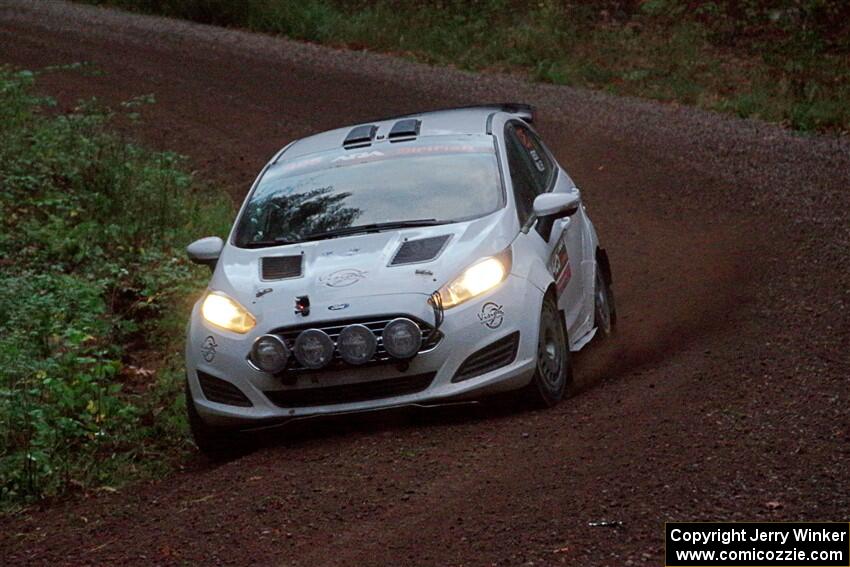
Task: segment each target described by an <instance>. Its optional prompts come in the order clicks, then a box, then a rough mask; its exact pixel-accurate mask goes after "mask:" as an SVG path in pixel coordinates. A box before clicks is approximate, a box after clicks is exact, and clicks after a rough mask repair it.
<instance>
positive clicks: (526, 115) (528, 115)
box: [484, 102, 534, 124]
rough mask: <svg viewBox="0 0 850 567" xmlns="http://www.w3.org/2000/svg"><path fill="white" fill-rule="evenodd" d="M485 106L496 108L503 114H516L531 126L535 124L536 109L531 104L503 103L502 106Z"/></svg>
mask: <svg viewBox="0 0 850 567" xmlns="http://www.w3.org/2000/svg"><path fill="white" fill-rule="evenodd" d="M484 106H494V107H496V108H498V109H499V110H501V111H502V112H507V113H509V114H516V115H517V116H518V117H520V118H522V119H523V120H525V121H526V122H528V123H529V124H533V123H534V107H533V106H531V105H530V104H525V103H523V102H503V103H501V104H493V105H489V104H488V105H484Z"/></svg>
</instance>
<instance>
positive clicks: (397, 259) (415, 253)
mask: <svg viewBox="0 0 850 567" xmlns="http://www.w3.org/2000/svg"><path fill="white" fill-rule="evenodd" d="M450 238H451V235H450V234H444V235H442V236H432V237H429V238H419V239H417V240H408V241H406V242H405V243H404V244H402V245H401V246H399V248H398V250H396V253H395V255H394V256H393V259H392V260H390V266H402V265H404V264H419V263H422V262H430V261H431V260H433V259H435V258H436V257H437V256H439V255H440V253H441V252H442V251H443V250H444V249H445V248H446V244H448V242H449V239H450Z"/></svg>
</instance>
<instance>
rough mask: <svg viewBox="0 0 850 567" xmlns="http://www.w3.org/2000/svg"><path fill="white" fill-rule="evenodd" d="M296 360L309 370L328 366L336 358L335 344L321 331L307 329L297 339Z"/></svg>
mask: <svg viewBox="0 0 850 567" xmlns="http://www.w3.org/2000/svg"><path fill="white" fill-rule="evenodd" d="M293 350H294V351H295V358H296V359H298V362H300V363H301V365H302V366H305V367H307V368H322V367H323V366H327V365H328V364H329V363H330V361H331V360H332V359H333V356H334V342H333V341H332V340H331V338H330V337H329V336H328V335H327V333H325V332H324V331H321V330H319V329H307V330H306V331H303V332H302V333H301V334H300V335H298V338H297V339H295V348H294V349H293Z"/></svg>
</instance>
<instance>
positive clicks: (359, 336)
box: [336, 325, 378, 364]
mask: <svg viewBox="0 0 850 567" xmlns="http://www.w3.org/2000/svg"><path fill="white" fill-rule="evenodd" d="M377 346H378V340H377V339H376V338H375V335H374V334H373V333H372V331H370V330H369V327H367V326H365V325H349V326H347V327H346V328H344V329H343V330H342V332H341V333H340V334H339V338H338V339H337V341H336V348H337V350H338V351H339V355H340V356H341V357H342V359H343V360H344V361H346V362H347V363H349V364H363V363H366V362H369V361H370V360H372V357H373V356H375V348H376V347H377Z"/></svg>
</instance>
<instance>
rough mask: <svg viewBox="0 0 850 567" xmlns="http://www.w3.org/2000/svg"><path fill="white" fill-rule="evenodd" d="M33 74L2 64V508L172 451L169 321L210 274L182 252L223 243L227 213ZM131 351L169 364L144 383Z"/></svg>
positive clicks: (173, 364)
mask: <svg viewBox="0 0 850 567" xmlns="http://www.w3.org/2000/svg"><path fill="white" fill-rule="evenodd" d="M36 76H37V74H35V73H32V72H28V71H17V72H16V71H13V70H11V69H9V68H0V136H2V139H3V141H4V143H3V144H2V145H0V268H2V271H0V369H2V370H0V416H2V418H0V419H2V428H0V499H2V503H3V504H5V505H7V506H8V505H10V504H14V503H20V502H24V501H27V500H30V499H33V498H39V497H43V496H49V495H57V494H61V493H63V492H65V491H67V490H68V489H69V488H71V487H75V486H78V487H90V486H98V485H101V484H110V483H114V482H117V481H119V480H125V479H127V478H132V477H134V476H138V474H141V473H143V472H144V471H149V470H151V469H152V468H157V467H161V466H162V460H163V459H164V457H166V456H167V455H169V454H172V455H173V454H174V453H175V448H176V449H177V450H178V451H179V448H180V447H182V446H183V445H184V438H185V436H184V432H183V428H184V425H183V421H182V410H181V407H180V404H179V392H180V391H181V385H182V382H181V381H182V376H181V374H180V372H179V370H178V368H179V364H178V361H179V353H180V342H181V340H182V339H181V333H182V328H181V325H180V324H179V323H177V321H179V320H181V319H182V320H185V316H186V314H187V306H188V304H189V303H190V299H191V297H192V296H193V295H195V294H196V293H197V291H198V290H199V289H200V288H201V287H202V286H203V283H204V280H205V278H206V277H207V274H205V273H204V272H203V270H198V269H196V268H193V267H192V266H190V265H189V264H188V262H187V260H185V258H184V254H183V250H182V249H183V247H184V246H185V245H186V244H187V243H188V242H189V241H190V240H191V239H192V238H193V237H195V236H197V235H200V234H224V232H225V231H226V230H227V227H228V225H229V222H230V218H231V215H232V214H233V208H232V202H231V201H230V199H229V198H228V197H227V196H226V195H224V194H223V193H221V192H220V191H215V190H212V189H210V188H205V190H204V198H203V199H202V198H201V197H200V195H199V193H200V192H199V187H198V183H197V182H196V181H195V180H194V179H193V178H192V176H191V175H190V174H189V173H187V172H186V170H185V168H184V167H183V161H184V160H183V158H181V157H180V156H177V155H175V154H171V153H156V152H151V151H148V150H146V149H144V148H142V147H140V146H138V145H135V144H133V143H129V142H127V141H125V140H123V139H122V138H120V137H119V136H117V135H116V134H114V133H112V132H111V131H110V130H109V127H108V125H109V122H110V120H111V119H112V118H113V115H114V114H113V112H111V111H109V110H107V109H104V108H101V107H99V106H98V105H97V104H96V103H95V102H93V101H89V102H85V103H81V104H80V105H79V107H78V108H76V109H75V110H74V111H73V112H71V113H69V114H56V113H55V111H52V110H51V109H50V107H51V106H53V105H54V103H53V101H52V100H50V99H49V98H43V97H38V96H36V95H35V94H33V84H34V81H35V79H36ZM145 102H150V100H149V99H146V98H141V99H136V100H133V101H128V102H127V103H125V104H124V105H122V109H123V112H124V113H125V114H126V115H128V116H130V117H131V118H132V117H133V116H135V114H136V110H137V107H138V106H139V105H140V104H144V103H145ZM45 109H48V110H51V111H50V112H43V111H44V110H45ZM210 195H212V196H213V197H212V199H210V198H209V196H210ZM175 313H179V314H180V315H179V316H175ZM139 350H141V351H147V352H148V353H149V355H150V357H151V358H155V359H159V360H166V363H165V364H163V365H162V367H161V368H159V369H157V370H159V372H158V373H157V374H156V375H153V374H152V373H150V372H142V373H141V379H140V376H139V375H134V374H132V373H128V372H126V368H125V367H126V364H125V362H126V361H128V360H130V358H131V356H133V355H134V354H136V355H138V354H139V353H138V352H135V351H139ZM166 460H167V459H166Z"/></svg>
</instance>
